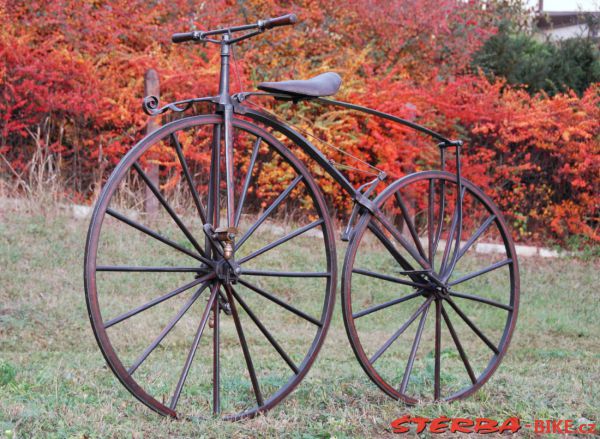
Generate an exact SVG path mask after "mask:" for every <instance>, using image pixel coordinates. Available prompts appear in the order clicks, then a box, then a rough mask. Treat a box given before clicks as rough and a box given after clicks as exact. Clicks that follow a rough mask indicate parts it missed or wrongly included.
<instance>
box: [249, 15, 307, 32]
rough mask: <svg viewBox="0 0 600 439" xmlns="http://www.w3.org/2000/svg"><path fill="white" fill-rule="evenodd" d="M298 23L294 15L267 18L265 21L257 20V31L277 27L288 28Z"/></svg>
mask: <svg viewBox="0 0 600 439" xmlns="http://www.w3.org/2000/svg"><path fill="white" fill-rule="evenodd" d="M297 22H298V17H296V14H287V15H282V16H281V17H276V18H268V19H266V20H259V21H258V23H257V25H258V28H259V29H272V28H274V27H278V26H290V25H293V24H296V23H297Z"/></svg>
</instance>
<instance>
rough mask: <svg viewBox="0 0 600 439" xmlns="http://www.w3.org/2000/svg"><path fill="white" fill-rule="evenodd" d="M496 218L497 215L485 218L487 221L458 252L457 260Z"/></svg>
mask: <svg viewBox="0 0 600 439" xmlns="http://www.w3.org/2000/svg"><path fill="white" fill-rule="evenodd" d="M495 219H496V215H491V216H490V217H489V218H488V219H487V220H485V222H484V223H483V224H482V225H481V226H479V228H478V229H477V231H476V232H475V233H474V234H473V236H471V237H470V238H469V240H468V241H467V242H466V244H465V245H464V246H463V247H462V248H461V249H460V251H459V252H458V257H457V258H456V262H458V260H459V259H460V258H462V257H463V256H464V255H465V253H466V252H467V251H468V250H469V249H470V248H471V246H472V245H473V244H474V243H475V241H477V240H478V239H479V237H480V236H481V235H482V234H483V233H484V232H485V231H486V230H487V229H488V228H489V227H490V225H491V224H492V223H493V222H494V220H495Z"/></svg>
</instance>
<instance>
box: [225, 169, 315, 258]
mask: <svg viewBox="0 0 600 439" xmlns="http://www.w3.org/2000/svg"><path fill="white" fill-rule="evenodd" d="M302 179H303V177H302V175H299V176H297V177H296V178H295V179H294V180H293V181H292V182H291V183H290V185H289V186H288V187H287V188H286V189H285V190H284V191H283V192H282V193H281V194H279V196H278V197H277V198H276V199H275V201H273V203H271V205H270V206H269V207H268V208H267V210H265V211H264V212H263V214H262V215H261V216H260V218H259V219H258V220H257V221H256V222H255V223H254V224H253V225H252V227H250V228H249V229H248V231H247V232H246V233H245V234H244V235H243V236H242V237H241V238H240V240H239V241H238V242H236V244H235V250H236V251H237V250H238V249H239V248H240V247H241V246H242V245H243V244H244V242H246V240H247V239H248V238H250V236H251V235H252V234H253V233H254V231H255V230H256V229H257V228H258V227H259V226H260V225H261V224H262V223H263V222H264V221H265V220H266V219H267V217H268V216H269V215H270V214H271V212H273V211H274V210H275V209H276V208H277V206H279V205H280V204H281V202H282V201H283V200H285V199H286V198H287V197H288V195H289V194H290V193H291V192H292V190H293V189H294V188H295V187H296V186H297V185H298V183H300V181H301V180H302Z"/></svg>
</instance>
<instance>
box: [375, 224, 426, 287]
mask: <svg viewBox="0 0 600 439" xmlns="http://www.w3.org/2000/svg"><path fill="white" fill-rule="evenodd" d="M368 227H369V230H370V231H371V232H372V233H373V235H375V237H376V238H377V239H379V241H380V242H381V243H382V244H383V246H384V247H385V248H386V249H387V250H388V251H389V252H390V253H391V255H392V256H393V257H394V259H395V260H396V261H397V262H398V264H400V266H401V267H402V268H403V269H404V270H406V273H413V274H412V275H411V274H409V276H410V278H411V279H412V280H413V282H418V281H419V280H421V278H420V277H419V276H416V273H417V272H418V271H419V270H415V269H414V268H413V266H412V265H411V263H410V262H408V261H407V260H406V258H405V257H404V256H402V254H401V253H400V252H399V251H398V250H397V249H396V247H395V246H394V244H392V242H391V241H390V240H389V239H388V238H387V237H386V236H385V234H384V233H383V231H382V230H381V229H380V228H379V227H378V226H377V225H376V224H375V223H374V222H373V221H370V222H369V225H368ZM424 271H427V272H429V270H424Z"/></svg>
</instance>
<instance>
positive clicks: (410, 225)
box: [394, 191, 427, 259]
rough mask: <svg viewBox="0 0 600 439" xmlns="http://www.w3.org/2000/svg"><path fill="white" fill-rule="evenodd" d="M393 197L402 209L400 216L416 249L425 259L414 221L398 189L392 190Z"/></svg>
mask: <svg viewBox="0 0 600 439" xmlns="http://www.w3.org/2000/svg"><path fill="white" fill-rule="evenodd" d="M394 197H395V198H396V202H397V203H398V205H399V206H400V210H401V211H402V216H403V217H404V219H405V221H406V225H407V226H408V231H409V232H410V236H412V239H413V241H414V243H415V245H416V246H417V250H418V252H419V254H420V255H421V257H422V258H423V259H427V256H426V255H425V250H423V245H422V244H421V240H420V239H419V234H418V233H417V230H416V229H415V223H414V221H413V220H412V218H411V217H410V213H409V211H408V208H407V207H406V204H404V200H403V199H402V196H401V195H400V192H398V191H396V192H394Z"/></svg>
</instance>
